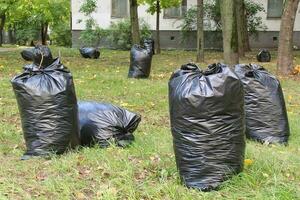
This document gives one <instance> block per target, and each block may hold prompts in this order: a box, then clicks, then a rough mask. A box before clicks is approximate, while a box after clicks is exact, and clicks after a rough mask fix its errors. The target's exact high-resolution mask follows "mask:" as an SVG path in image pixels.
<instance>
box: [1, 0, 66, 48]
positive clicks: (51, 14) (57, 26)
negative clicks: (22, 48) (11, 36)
mask: <svg viewBox="0 0 300 200" xmlns="http://www.w3.org/2000/svg"><path fill="white" fill-rule="evenodd" d="M3 1H4V3H3ZM5 4H6V5H8V6H5ZM3 8H7V9H6V16H7V24H6V28H8V27H15V28H16V30H15V31H16V39H17V41H18V43H22V44H24V43H28V42H30V41H31V40H37V39H39V38H40V37H39V36H38V35H37V33H38V34H40V32H41V31H40V29H41V25H42V24H44V25H48V26H49V28H50V29H51V31H52V33H53V38H51V37H52V35H50V39H52V40H53V41H54V42H55V43H57V44H58V43H59V44H63V45H69V43H70V38H71V30H70V26H69V20H70V0H0V12H1V10H3Z"/></svg>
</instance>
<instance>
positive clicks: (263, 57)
mask: <svg viewBox="0 0 300 200" xmlns="http://www.w3.org/2000/svg"><path fill="white" fill-rule="evenodd" d="M256 58H257V61H258V62H270V61H271V54H270V52H269V51H268V50H267V49H262V50H261V51H260V52H259V53H258V54H257V56H256Z"/></svg>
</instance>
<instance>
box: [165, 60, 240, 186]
mask: <svg viewBox="0 0 300 200" xmlns="http://www.w3.org/2000/svg"><path fill="white" fill-rule="evenodd" d="M169 105H170V120H171V130H172V135H173V144H174V151H175V157H176V164H177V168H178V170H179V174H180V178H181V180H182V182H183V183H184V184H185V185H186V186H187V187H189V188H195V189H199V190H202V191H209V190H212V189H217V188H218V186H219V185H220V184H221V183H222V182H223V181H224V180H226V179H228V178H229V177H231V176H232V175H234V174H237V173H239V172H241V171H242V170H243V162H244V152H245V121H244V92H243V85H242V83H241V82H240V80H239V79H238V77H237V76H236V75H235V74H234V72H232V71H231V70H230V69H229V67H227V66H225V65H222V64H213V65H210V66H209V67H208V70H207V71H201V70H200V69H199V68H198V67H197V66H196V65H194V64H187V65H183V66H182V67H181V69H180V70H177V71H176V72H174V73H173V75H172V76H171V78H170V81H169Z"/></svg>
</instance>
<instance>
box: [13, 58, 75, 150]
mask: <svg viewBox="0 0 300 200" xmlns="http://www.w3.org/2000/svg"><path fill="white" fill-rule="evenodd" d="M11 82H12V86H13V89H14V92H15V95H16V99H17V102H18V107H19V112H20V115H21V121H22V129H23V134H24V138H25V141H26V147H27V151H26V153H25V156H26V155H27V156H42V155H48V154H50V153H57V154H61V153H64V152H65V151H66V150H67V148H68V147H74V146H76V145H77V144H78V143H79V137H78V136H79V126H78V111H77V100H76V95H75V89H74V83H73V78H72V75H71V73H70V72H69V71H68V69H67V68H66V67H65V66H63V65H62V64H61V62H60V60H59V59H56V60H54V62H53V63H52V64H51V65H49V66H47V67H45V68H39V67H37V66H36V65H34V64H32V65H27V67H26V69H25V71H24V72H23V73H22V74H20V75H18V76H16V77H14V78H13V79H12V81H11Z"/></svg>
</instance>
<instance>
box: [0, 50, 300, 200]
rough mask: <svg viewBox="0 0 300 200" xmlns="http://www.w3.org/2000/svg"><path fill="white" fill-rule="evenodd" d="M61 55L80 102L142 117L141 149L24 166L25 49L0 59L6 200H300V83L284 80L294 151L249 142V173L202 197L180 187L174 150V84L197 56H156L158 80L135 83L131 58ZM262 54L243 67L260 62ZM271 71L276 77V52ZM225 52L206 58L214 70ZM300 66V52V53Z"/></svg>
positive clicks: (1, 190) (0, 146)
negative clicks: (17, 91) (15, 80)
mask: <svg viewBox="0 0 300 200" xmlns="http://www.w3.org/2000/svg"><path fill="white" fill-rule="evenodd" d="M52 49H53V54H54V55H56V56H57V55H58V54H59V53H58V51H60V54H61V59H62V62H63V63H64V64H65V65H66V66H67V67H68V68H69V69H70V70H71V71H72V73H73V76H74V81H75V84H76V92H77V97H78V99H79V100H95V101H103V102H110V103H113V104H116V105H120V106H122V107H124V108H127V109H129V110H132V111H135V112H138V113H140V114H141V115H142V122H141V124H140V126H139V127H138V129H137V131H136V132H135V136H136V141H135V142H134V144H133V145H132V146H130V147H129V148H126V149H122V148H118V147H109V148H107V149H100V148H97V147H94V148H82V149H79V150H76V151H72V152H68V153H66V154H64V155H61V156H53V157H52V158H51V159H32V160H28V161H20V160H19V158H20V157H21V156H22V154H23V153H24V151H25V145H24V139H23V136H22V130H21V126H20V116H19V113H18V108H17V104H16V100H15V97H14V93H13V91H12V87H11V84H10V79H11V78H12V77H13V76H14V75H16V74H18V73H21V71H22V66H23V65H24V64H26V62H25V61H23V60H22V58H21V57H20V54H19V53H20V49H19V48H11V49H10V51H7V50H3V49H2V50H1V51H0V199H1V200H2V199H14V200H18V199H105V200H110V199H132V200H134V199H139V200H142V199H144V200H148V199H157V200H161V199H162V200H185V199H189V200H197V199H205V200H210V199H211V200H215V199H230V200H232V199H239V200H244V199H251V200H252V199H259V200H260V199H261V200H266V199H272V200H277V199H278V200H294V199H300V77H299V75H298V76H290V77H281V76H279V79H280V80H281V83H282V87H283V91H284V94H285V100H286V104H287V110H288V116H289V121H290V129H291V136H290V141H289V145H288V146H280V145H270V146H267V145H262V144H259V143H255V142H252V141H247V148H246V156H245V159H247V160H246V162H245V164H246V165H245V169H244V172H243V173H241V174H240V175H238V176H236V177H234V178H233V179H231V180H228V181H226V182H225V183H224V184H223V185H222V187H221V188H220V190H219V191H213V192H207V193H204V192H199V191H196V190H188V189H186V188H185V187H183V186H182V185H181V184H180V181H179V176H178V172H177V170H176V164H175V159H174V153H173V149H172V136H171V133H170V125H169V113H168V79H169V77H170V75H171V73H172V72H173V71H174V70H175V69H177V68H179V67H180V65H181V64H184V63H187V62H190V61H191V60H194V58H195V52H192V51H163V52H162V54H161V55H155V56H154V58H153V64H152V73H151V77H150V79H147V80H135V79H127V77H126V76H127V72H128V67H129V51H115V50H105V49H104V50H101V59H100V60H89V59H83V58H81V57H80V55H79V52H78V50H77V49H67V48H54V47H53V48H52ZM255 52H256V51H253V52H251V53H249V54H247V56H246V58H245V59H242V61H241V63H252V62H255V61H256V57H255V55H256V53H255ZM272 57H273V58H274V59H273V61H272V62H271V63H264V64H263V66H264V67H265V68H267V69H268V70H269V71H271V72H273V73H275V68H276V61H275V57H276V52H275V51H274V52H272ZM221 59H222V52H214V51H209V52H206V63H205V64H202V65H201V66H205V65H207V64H210V63H213V62H218V61H220V60H221ZM295 63H296V64H298V65H300V51H297V52H295Z"/></svg>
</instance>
